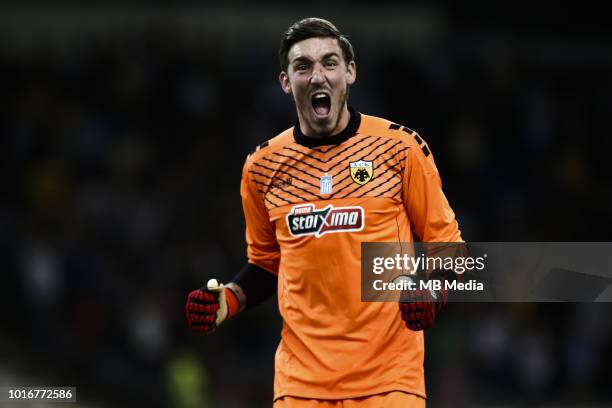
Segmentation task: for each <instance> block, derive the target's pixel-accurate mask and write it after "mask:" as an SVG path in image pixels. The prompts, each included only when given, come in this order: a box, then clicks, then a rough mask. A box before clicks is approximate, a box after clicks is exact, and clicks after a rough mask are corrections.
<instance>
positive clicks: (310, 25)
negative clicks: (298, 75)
mask: <svg viewBox="0 0 612 408" xmlns="http://www.w3.org/2000/svg"><path fill="white" fill-rule="evenodd" d="M313 37H331V38H335V39H336V40H338V43H339V44H340V49H341V50H342V57H343V58H344V61H345V62H346V63H347V64H348V63H349V62H351V61H353V60H355V52H354V51H353V46H352V45H351V43H350V41H349V40H348V38H346V36H344V35H343V34H342V33H341V32H340V31H339V30H338V29H337V28H336V26H335V25H333V24H332V23H330V22H329V21H327V20H324V19H322V18H317V17H308V18H305V19H303V20H300V21H297V22H295V23H293V25H291V27H289V28H288V29H287V31H285V32H284V34H283V37H282V38H281V43H280V48H279V49H278V59H279V62H280V68H281V71H286V70H287V66H288V65H289V60H288V54H289V49H291V47H292V46H293V44H295V43H297V42H300V41H303V40H307V39H308V38H313Z"/></svg>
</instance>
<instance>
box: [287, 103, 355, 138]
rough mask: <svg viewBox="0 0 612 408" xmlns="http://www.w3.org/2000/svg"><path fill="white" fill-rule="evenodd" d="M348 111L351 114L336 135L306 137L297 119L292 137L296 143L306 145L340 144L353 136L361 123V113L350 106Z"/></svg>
mask: <svg viewBox="0 0 612 408" xmlns="http://www.w3.org/2000/svg"><path fill="white" fill-rule="evenodd" d="M348 111H349V114H350V115H351V117H350V119H349V122H348V125H347V126H346V127H345V128H344V130H343V131H342V132H340V133H338V134H337V135H334V136H328V137H308V136H306V135H305V134H303V133H302V130H301V129H300V121H299V119H298V120H297V121H296V123H295V126H294V127H293V138H294V139H295V141H296V143H299V144H301V145H302V146H306V147H317V146H328V145H336V144H340V143H342V142H344V141H345V140H347V139H348V138H350V137H353V136H355V134H357V129H359V125H360V124H361V114H360V113H359V112H357V111H356V110H355V109H353V108H352V107H351V106H349V107H348Z"/></svg>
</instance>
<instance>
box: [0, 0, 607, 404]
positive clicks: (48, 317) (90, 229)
mask: <svg viewBox="0 0 612 408" xmlns="http://www.w3.org/2000/svg"><path fill="white" fill-rule="evenodd" d="M39 4H40V5H39ZM224 4H225V5H221V3H218V4H217V5H216V6H207V5H203V4H194V3H192V4H190V5H183V6H177V5H165V4H155V5H152V4H145V3H144V2H136V1H135V2H131V3H130V2H122V3H120V2H116V3H108V4H107V3H103V2H98V3H94V4H93V5H90V6H87V7H86V6H83V5H82V4H80V3H79V4H77V3H74V4H70V3H68V4H64V5H62V6H51V5H49V4H47V3H35V2H26V3H25V4H24V3H17V2H14V3H8V4H5V5H3V6H2V7H0V77H1V78H2V86H1V88H0V92H1V95H0V96H1V98H0V103H1V106H2V109H1V110H0V135H1V137H0V148H1V149H2V167H3V171H2V172H1V173H0V178H1V185H2V194H1V196H2V199H1V201H0V226H1V229H0V231H2V234H0V255H1V259H2V264H1V265H2V273H1V274H0V276H1V277H2V284H1V287H2V295H1V296H0V319H1V320H0V321H1V327H0V386H1V385H57V386H60V385H72V386H77V387H78V399H79V401H80V402H79V403H78V404H76V405H75V404H67V405H66V406H87V407H124V406H125V407H128V406H129V407H135V406H147V407H177V408H187V407H229V408H238V407H269V406H271V402H270V401H271V397H272V377H273V355H274V351H275V348H276V345H277V343H278V340H279V328H280V318H279V317H278V312H277V309H276V304H275V300H270V301H268V302H267V303H266V304H264V305H262V306H261V307H259V308H258V309H255V310H252V311H249V312H248V313H246V314H243V315H241V316H239V317H237V318H236V319H235V320H233V321H230V322H228V323H227V324H225V325H224V327H223V328H222V330H219V331H218V332H217V333H215V335H213V336H209V337H196V336H193V335H191V334H190V333H188V332H187V330H186V328H185V323H184V311H183V307H184V299H185V296H186V294H187V293H188V291H190V290H191V289H193V288H196V287H199V286H201V285H202V284H203V283H204V282H205V281H206V279H207V278H208V277H212V276H216V277H219V278H221V279H222V280H227V279H230V278H231V277H232V276H233V275H234V274H235V273H236V271H237V270H238V269H239V268H240V266H241V265H242V264H243V262H244V261H245V254H244V252H245V251H244V238H243V228H244V225H243V219H242V212H241V211H242V210H241V206H240V197H239V181H240V173H241V168H242V163H243V160H244V158H245V156H246V154H247V153H248V152H249V151H250V150H251V149H252V148H253V147H254V146H256V145H257V144H259V143H261V142H262V141H264V140H266V139H268V138H270V137H272V136H274V135H275V134H276V133H278V132H280V131H281V130H283V129H285V128H287V127H289V126H291V125H292V124H293V123H294V120H295V111H294V107H293V104H292V103H291V102H290V100H289V99H288V98H287V97H286V96H284V95H283V94H282V92H281V90H280V88H279V85H278V82H277V75H278V63H277V56H276V52H277V47H278V43H279V40H280V35H281V33H282V32H283V31H284V30H285V29H286V28H287V27H288V26H289V24H291V23H292V22H293V21H295V20H297V19H300V18H303V17H306V16H312V15H316V16H321V17H325V18H329V19H331V20H332V21H333V22H335V23H336V24H337V25H338V26H339V28H340V29H341V30H342V31H344V32H346V33H348V34H349V36H350V38H351V39H352V42H353V44H354V46H355V49H356V52H357V67H358V79H357V83H356V85H355V86H354V87H353V89H351V96H350V100H351V104H352V105H353V106H355V107H356V108H357V109H358V110H360V111H362V112H364V113H368V114H373V115H379V116H383V117H386V118H388V119H391V120H393V121H396V122H398V123H401V124H404V125H406V126H409V127H410V128H413V129H415V130H417V131H418V132H419V133H420V134H421V135H422V136H423V137H424V138H425V139H426V140H427V141H428V142H429V144H430V146H431V148H432V150H433V152H434V154H435V155H436V159H437V164H438V167H439V169H440V172H441V174H442V179H443V182H444V185H445V191H446V193H447V195H448V197H449V200H450V202H451V204H452V205H453V207H454V208H455V210H456V212H457V215H458V218H459V222H460V224H461V226H462V230H463V231H464V238H465V239H466V240H469V241H610V240H611V238H610V231H611V230H612V217H611V216H610V209H611V208H612V189H611V186H612V183H611V181H612V161H611V160H610V158H609V156H610V151H612V137H611V136H610V130H609V129H610V124H609V122H610V117H611V114H612V98H611V96H610V95H612V51H611V50H612V37H611V36H610V32H609V31H608V28H609V21H608V20H609V19H607V18H606V16H605V13H600V12H599V11H598V10H594V9H590V8H587V7H586V6H584V7H583V8H580V6H581V5H580V4H578V5H576V7H578V8H579V9H578V10H571V11H569V10H566V11H563V10H559V9H558V8H557V9H556V10H555V11H554V12H549V13H548V14H544V13H542V14H538V13H535V12H534V10H533V9H529V10H519V9H518V8H514V9H509V8H504V7H499V8H492V7H491V8H488V9H482V7H481V6H480V5H479V6H478V7H476V6H468V5H466V4H459V2H457V4H455V3H454V2H453V3H445V2H437V3H434V4H428V3H426V2H420V3H415V4H411V5H410V4H408V5H407V4H405V3H397V4H393V3H387V2H385V1H382V2H376V4H371V2H350V3H349V2H348V1H347V2H340V3H337V4H334V5H333V6H332V5H324V4H315V5H314V6H312V7H310V6H309V7H306V6H302V7H295V6H293V5H290V4H288V3H284V2H264V3H257V4H255V3H253V4H242V3H239V2H235V1H231V2H227V3H224ZM557 7H558V6H557ZM611 311H612V310H611V307H610V305H609V304H561V303H558V304H514V305H510V304H506V305H498V304H489V305H486V304H478V305H474V304H453V305H451V307H449V308H448V309H447V310H446V311H445V313H444V315H443V316H441V318H440V320H439V321H438V323H437V325H436V327H434V328H433V329H432V330H430V331H429V332H428V333H427V335H426V341H427V353H426V370H427V371H426V373H427V382H428V390H429V393H430V404H429V406H431V407H446V406H454V407H457V406H459V407H461V406H567V407H570V406H576V407H578V406H580V407H587V406H610V404H611V403H612V380H611V379H610V378H611V376H610V375H609V367H610V366H611V364H612V350H611V347H610V346H611V344H612V338H611V335H612V334H611V331H610V328H611V327H612V315H611ZM7 406H10V405H7ZM19 406H28V405H27V404H21V405H19ZM30 406H43V405H42V404H38V405H37V404H34V403H33V404H30ZM53 406H59V405H53Z"/></svg>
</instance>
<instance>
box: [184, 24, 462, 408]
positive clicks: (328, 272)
mask: <svg viewBox="0 0 612 408" xmlns="http://www.w3.org/2000/svg"><path fill="white" fill-rule="evenodd" d="M279 58H280V63H281V73H280V76H279V80H280V84H281V87H282V89H283V91H284V92H285V93H286V94H287V95H290V96H291V97H292V98H293V100H294V102H295V106H296V110H297V116H298V122H297V124H296V126H295V127H293V128H290V129H288V130H286V131H284V132H282V133H281V134H279V135H278V136H276V137H274V138H273V139H271V140H269V141H268V142H265V143H263V144H261V145H260V146H258V147H257V149H256V150H255V151H254V152H253V153H252V154H250V155H249V157H248V158H247V160H246V163H245V165H244V169H243V174H242V185H241V196H242V201H243V209H244V214H245V218H246V240H247V246H248V249H247V255H248V263H247V265H246V266H245V267H244V268H243V269H242V271H241V272H240V273H239V274H238V275H237V276H236V277H235V278H234V279H233V281H232V282H230V283H229V284H227V285H225V286H222V285H220V284H218V282H217V281H216V280H211V281H209V282H208V285H207V287H204V288H202V289H199V290H196V291H193V292H191V293H190V294H189V297H188V301H187V305H186V310H187V319H188V323H189V327H190V328H191V329H192V330H194V331H197V332H202V333H208V332H210V331H211V330H212V329H214V328H215V327H217V326H219V324H221V323H222V322H223V321H224V320H226V319H228V318H231V317H232V316H234V315H235V314H236V313H238V312H240V311H241V310H243V309H244V308H245V307H246V306H248V307H251V306H253V305H255V304H257V303H259V302H261V301H263V300H264V299H266V298H268V297H270V296H271V295H272V294H273V293H274V292H275V291H276V292H277V293H278V304H279V309H280V313H281V315H282V317H283V329H282V339H281V342H280V344H279V346H278V350H277V353H276V359H275V379H274V406H275V407H276V408H282V407H386V408H389V407H391V408H393V407H421V406H424V405H425V385H424V373H423V356H424V352H423V332H422V331H421V330H422V329H424V328H427V327H429V326H431V324H432V323H433V320H434V318H435V315H436V314H437V312H438V311H439V310H440V309H441V306H442V302H433V301H432V300H433V299H432V298H428V295H429V292H427V293H420V294H419V296H421V297H418V298H409V299H408V300H405V299H403V300H405V301H404V302H403V303H400V307H399V308H398V305H397V303H389V302H386V303H385V302H377V303H366V302H361V301H360V244H361V243H362V242H398V241H406V242H412V241H414V240H415V237H414V235H413V231H414V233H416V234H417V235H418V237H419V238H420V239H421V240H423V241H428V242H456V241H459V240H460V239H461V237H460V232H459V229H458V225H457V222H456V221H455V216H454V213H453V211H452V210H451V208H450V207H449V205H448V202H447V200H446V198H445V196H444V194H443V193H442V190H441V183H440V178H439V175H438V172H437V169H436V166H435V164H434V161H433V157H432V154H431V152H430V151H429V148H428V146H427V144H426V143H425V142H424V141H423V140H422V139H421V138H420V137H419V135H417V134H416V133H415V132H413V131H412V130H410V129H408V128H406V127H403V126H400V125H398V124H395V123H393V122H390V121H387V120H384V119H380V118H376V117H372V116H366V115H363V114H360V113H359V112H357V111H355V110H354V109H352V108H350V107H348V106H347V99H348V88H349V86H350V85H352V84H353V83H354V82H355V79H356V65H355V57H354V52H353V48H352V46H351V44H350V42H349V41H348V40H347V38H346V37H344V36H343V35H342V34H341V33H340V32H339V31H338V30H337V28H336V27H335V26H334V25H332V24H331V23H330V22H328V21H326V20H322V19H319V18H307V19H304V20H301V21H298V22H296V23H295V24H293V25H292V26H291V27H290V28H289V29H288V30H287V32H285V33H284V35H283V38H282V41H281V46H280V50H279ZM434 297H435V294H434Z"/></svg>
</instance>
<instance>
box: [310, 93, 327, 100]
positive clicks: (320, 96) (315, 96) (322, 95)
mask: <svg viewBox="0 0 612 408" xmlns="http://www.w3.org/2000/svg"><path fill="white" fill-rule="evenodd" d="M319 98H327V95H326V94H324V93H318V94H314V96H313V97H312V99H319Z"/></svg>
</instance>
